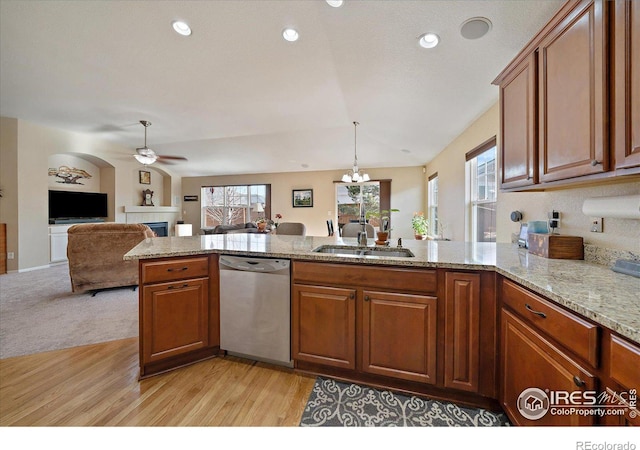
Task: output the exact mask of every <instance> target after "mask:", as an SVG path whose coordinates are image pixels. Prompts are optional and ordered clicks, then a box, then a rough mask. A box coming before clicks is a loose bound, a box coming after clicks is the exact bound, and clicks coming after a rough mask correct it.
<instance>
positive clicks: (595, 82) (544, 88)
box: [493, 0, 640, 190]
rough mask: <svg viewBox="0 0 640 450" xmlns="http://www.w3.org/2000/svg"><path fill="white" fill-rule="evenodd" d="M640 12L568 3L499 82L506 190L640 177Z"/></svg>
mask: <svg viewBox="0 0 640 450" xmlns="http://www.w3.org/2000/svg"><path fill="white" fill-rule="evenodd" d="M638 22H640V4H639V3H638V2H637V1H631V0H616V1H615V2H614V1H606V0H569V1H567V2H566V3H565V4H564V5H563V6H562V7H561V8H560V10H559V11H558V12H557V13H556V15H555V16H554V17H553V18H552V19H551V20H550V21H549V22H548V23H547V24H546V25H545V26H544V27H543V28H542V29H541V30H540V32H539V33H538V34H537V35H536V36H534V38H533V39H532V40H531V41H530V42H529V43H528V44H527V45H526V46H525V47H524V48H523V49H522V51H521V52H520V53H519V54H518V55H517V57H516V58H515V59H514V60H513V61H512V62H511V63H510V64H509V66H507V67H506V68H505V69H504V70H503V71H502V72H501V73H500V74H499V75H498V77H497V78H496V79H495V80H494V81H493V83H494V84H496V85H498V86H499V87H500V125H501V131H500V133H501V142H500V151H499V154H500V173H501V185H500V186H501V189H505V190H529V189H541V188H542V189H544V188H547V187H559V186H568V185H571V184H575V183H579V182H592V181H598V180H605V179H610V178H612V177H621V176H625V175H633V174H638V173H640V62H639V58H637V57H634V56H635V54H636V53H637V51H636V50H637V49H638V48H640V27H639V25H638Z"/></svg>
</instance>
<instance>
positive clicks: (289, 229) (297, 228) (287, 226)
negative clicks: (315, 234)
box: [276, 222, 307, 236]
mask: <svg viewBox="0 0 640 450" xmlns="http://www.w3.org/2000/svg"><path fill="white" fill-rule="evenodd" d="M276 234H277V235H281V236H282V235H290V236H305V235H306V234H307V227H306V226H305V225H304V224H303V223H300V222H282V223H281V224H280V225H278V228H276Z"/></svg>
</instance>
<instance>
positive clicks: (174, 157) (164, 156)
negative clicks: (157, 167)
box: [158, 155, 187, 161]
mask: <svg viewBox="0 0 640 450" xmlns="http://www.w3.org/2000/svg"><path fill="white" fill-rule="evenodd" d="M158 159H174V160H180V161H186V160H187V158H185V157H184V156H171V155H158Z"/></svg>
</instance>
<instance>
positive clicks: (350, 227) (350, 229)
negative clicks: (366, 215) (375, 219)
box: [342, 223, 376, 238]
mask: <svg viewBox="0 0 640 450" xmlns="http://www.w3.org/2000/svg"><path fill="white" fill-rule="evenodd" d="M365 227H366V230H367V238H373V237H375V234H376V233H375V229H374V228H373V225H371V224H368V223H367V224H365ZM360 231H362V225H361V224H359V223H345V224H344V226H343V227H342V237H358V233H359V232H360Z"/></svg>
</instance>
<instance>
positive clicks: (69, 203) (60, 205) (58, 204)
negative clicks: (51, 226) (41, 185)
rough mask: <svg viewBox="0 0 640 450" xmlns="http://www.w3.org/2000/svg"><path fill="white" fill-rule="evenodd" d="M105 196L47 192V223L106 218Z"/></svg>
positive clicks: (87, 193) (84, 193)
mask: <svg viewBox="0 0 640 450" xmlns="http://www.w3.org/2000/svg"><path fill="white" fill-rule="evenodd" d="M108 215H109V214H108V212H107V194H103V193H100V192H75V191H53V190H50V191H49V222H50V223H55V221H60V220H67V219H98V218H104V217H107V216H108Z"/></svg>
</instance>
